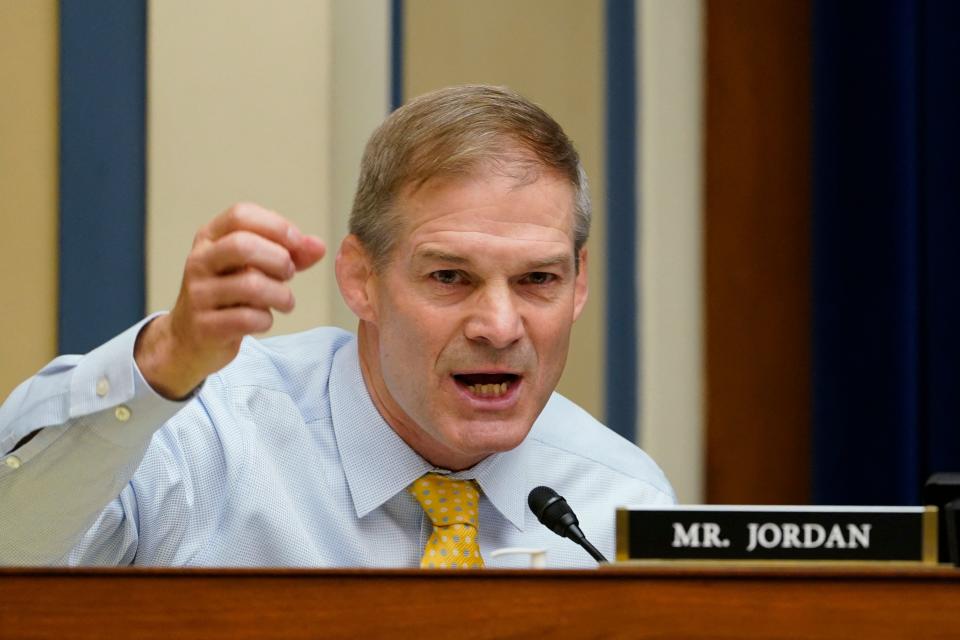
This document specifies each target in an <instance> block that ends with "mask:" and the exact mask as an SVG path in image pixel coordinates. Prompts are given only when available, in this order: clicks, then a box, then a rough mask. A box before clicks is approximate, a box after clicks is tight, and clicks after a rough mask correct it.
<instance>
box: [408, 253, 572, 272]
mask: <svg viewBox="0 0 960 640" xmlns="http://www.w3.org/2000/svg"><path fill="white" fill-rule="evenodd" d="M414 259H415V260H426V261H429V260H436V261H438V262H447V263H449V264H453V265H459V266H464V265H469V264H470V259H469V258H465V257H464V256H459V255H457V254H455V253H447V252H445V251H438V250H436V249H427V250H425V251H422V252H420V253H418V254H417V255H416V256H414ZM569 265H570V256H568V255H567V254H563V255H555V256H550V257H548V258H544V259H543V260H537V261H536V262H530V263H527V264H526V265H525V268H526V269H528V270H530V271H536V270H538V269H545V268H547V267H557V266H560V267H564V266H569Z"/></svg>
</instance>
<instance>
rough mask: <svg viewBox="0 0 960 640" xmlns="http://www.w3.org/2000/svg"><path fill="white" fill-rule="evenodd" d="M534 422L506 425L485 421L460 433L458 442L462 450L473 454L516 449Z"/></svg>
mask: <svg viewBox="0 0 960 640" xmlns="http://www.w3.org/2000/svg"><path fill="white" fill-rule="evenodd" d="M532 426H533V425H532V422H531V423H530V424H527V425H522V426H521V425H504V424H503V423H484V424H482V425H476V424H474V425H471V427H472V428H471V430H470V431H469V432H468V433H465V434H460V435H459V437H458V438H457V444H459V445H460V446H459V447H458V448H459V449H460V450H461V451H463V452H464V453H468V454H473V455H491V454H494V453H502V452H504V451H510V450H511V449H516V448H517V447H519V446H520V444H521V443H522V442H523V441H524V439H526V437H527V434H528V433H530V428H531V427H532Z"/></svg>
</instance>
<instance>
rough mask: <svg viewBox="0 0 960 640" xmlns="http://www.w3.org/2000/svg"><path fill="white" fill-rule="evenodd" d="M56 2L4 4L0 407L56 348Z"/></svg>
mask: <svg viewBox="0 0 960 640" xmlns="http://www.w3.org/2000/svg"><path fill="white" fill-rule="evenodd" d="M57 39H58V29H57V0H32V1H31V2H20V1H18V0H11V1H6V0H0V95H2V96H3V97H2V99H0V194H3V197H2V198H0V222H2V224H3V232H2V233H0V291H2V292H3V296H4V302H5V304H4V309H3V313H2V314H0V335H2V336H4V338H3V339H2V340H0V402H2V401H3V400H4V399H5V398H6V397H7V395H8V394H9V393H10V392H11V391H12V390H13V389H14V387H16V385H17V384H19V383H20V382H21V381H23V380H24V379H26V378H27V376H29V375H32V374H33V373H34V372H36V370H37V369H39V368H40V367H42V366H43V364H44V363H45V362H47V361H48V360H50V359H52V358H53V357H54V356H55V355H56V353H57V351H56V349H57V49H58V46H57Z"/></svg>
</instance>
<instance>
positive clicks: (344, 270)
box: [334, 234, 377, 322]
mask: <svg viewBox="0 0 960 640" xmlns="http://www.w3.org/2000/svg"><path fill="white" fill-rule="evenodd" d="M334 269H335V271H336V274H337V285H338V286H339V287H340V295H341V296H343V301H344V302H346V303H347V306H348V307H350V310H351V311H353V313H355V314H356V316H357V317H358V318H360V320H363V321H366V322H374V321H375V320H376V315H377V314H376V300H375V295H374V293H373V287H372V286H370V285H371V284H372V279H373V278H374V277H375V276H376V274H375V272H374V269H373V259H372V258H371V257H370V254H369V253H367V250H366V249H365V248H364V246H363V244H362V243H361V242H360V239H359V238H358V237H357V236H355V235H353V234H350V235H348V236H347V237H346V238H344V239H343V242H341V243H340V250H339V251H338V252H337V259H336V261H335V262H334Z"/></svg>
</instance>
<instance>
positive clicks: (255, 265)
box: [134, 204, 326, 398]
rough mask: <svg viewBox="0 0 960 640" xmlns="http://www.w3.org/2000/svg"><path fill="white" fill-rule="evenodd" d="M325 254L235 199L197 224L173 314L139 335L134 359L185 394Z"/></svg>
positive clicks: (289, 304) (284, 303)
mask: <svg viewBox="0 0 960 640" xmlns="http://www.w3.org/2000/svg"><path fill="white" fill-rule="evenodd" d="M325 252H326V247H325V246H324V243H323V241H322V240H320V239H319V238H317V237H315V236H309V235H304V234H302V233H300V231H299V230H298V229H297V228H296V227H295V226H294V225H293V223H291V222H290V221H289V220H287V219H285V218H283V217H282V216H280V215H279V214H277V213H274V212H273V211H268V210H267V209H264V208H263V207H260V206H258V205H255V204H236V205H234V206H232V207H230V208H229V209H227V210H226V211H224V212H223V213H222V214H220V215H219V216H217V217H216V218H214V219H213V220H211V221H210V222H209V223H208V224H206V225H205V226H204V227H202V228H201V229H200V230H199V231H198V232H197V235H196V236H195V237H194V241H193V247H192V248H191V250H190V254H189V256H187V262H186V266H185V267H184V271H183V282H182V284H181V286H180V294H179V296H178V297H177V302H176V304H175V305H174V307H173V309H172V311H171V312H170V313H169V314H168V315H164V316H160V317H158V318H156V319H154V320H153V321H152V322H150V323H149V324H148V325H147V326H146V327H145V328H144V329H143V330H142V331H141V332H140V335H139V336H138V338H137V344H136V348H135V350H134V358H135V359H136V361H137V366H138V367H140V371H141V372H142V373H143V375H144V377H145V378H146V380H147V382H149V383H150V385H151V386H152V387H153V388H154V389H155V390H156V391H157V392H159V393H161V394H163V395H164V396H166V397H168V398H181V397H184V396H185V395H187V394H188V393H189V392H190V391H191V390H193V389H194V388H195V387H196V386H197V385H199V384H200V383H201V382H202V381H203V379H204V378H206V377H207V376H208V375H210V374H211V373H214V372H215V371H218V370H219V369H221V368H223V367H224V366H225V365H226V364H228V363H229V362H230V361H231V360H233V359H234V358H235V357H236V355H237V351H238V350H239V349H240V342H241V340H242V339H243V337H244V336H245V335H249V334H252V333H262V332H264V331H267V330H268V329H270V327H271V326H272V325H273V310H276V311H280V312H283V313H289V312H290V311H292V310H293V307H294V299H293V292H292V291H291V290H290V287H289V286H288V285H287V282H288V281H289V280H290V279H291V278H292V277H293V276H294V274H295V273H296V272H298V271H303V270H304V269H307V268H308V267H310V266H312V265H313V264H315V263H316V262H317V261H318V260H320V258H322V257H323V255H324V253H325Z"/></svg>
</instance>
